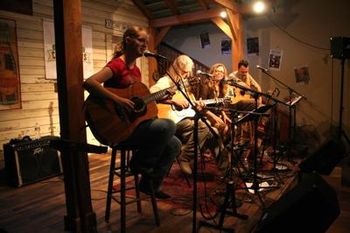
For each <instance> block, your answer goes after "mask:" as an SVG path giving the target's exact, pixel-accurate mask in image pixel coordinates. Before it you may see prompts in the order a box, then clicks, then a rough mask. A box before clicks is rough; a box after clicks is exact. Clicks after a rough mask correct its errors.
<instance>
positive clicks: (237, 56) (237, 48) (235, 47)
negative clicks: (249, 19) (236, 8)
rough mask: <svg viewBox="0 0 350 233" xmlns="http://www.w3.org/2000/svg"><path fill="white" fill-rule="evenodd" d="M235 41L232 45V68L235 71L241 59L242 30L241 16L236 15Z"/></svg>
mask: <svg viewBox="0 0 350 233" xmlns="http://www.w3.org/2000/svg"><path fill="white" fill-rule="evenodd" d="M235 22H236V24H237V28H238V29H237V40H234V41H233V43H232V51H233V52H232V55H233V56H232V68H233V69H234V70H235V69H237V67H238V62H239V60H241V59H242V58H243V28H242V16H241V15H237V17H236V20H235Z"/></svg>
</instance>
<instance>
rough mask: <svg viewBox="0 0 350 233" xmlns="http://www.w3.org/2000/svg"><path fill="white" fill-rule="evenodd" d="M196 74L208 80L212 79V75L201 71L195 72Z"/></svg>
mask: <svg viewBox="0 0 350 233" xmlns="http://www.w3.org/2000/svg"><path fill="white" fill-rule="evenodd" d="M196 74H197V75H204V76H207V77H210V78H211V77H213V75H212V74H209V73H207V72H204V71H201V70H197V72H196Z"/></svg>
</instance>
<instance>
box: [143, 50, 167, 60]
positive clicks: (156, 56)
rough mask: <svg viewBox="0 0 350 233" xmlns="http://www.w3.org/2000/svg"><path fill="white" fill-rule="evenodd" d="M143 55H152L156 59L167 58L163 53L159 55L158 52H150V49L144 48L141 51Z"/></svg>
mask: <svg viewBox="0 0 350 233" xmlns="http://www.w3.org/2000/svg"><path fill="white" fill-rule="evenodd" d="M143 56H145V57H154V58H156V59H163V60H168V59H167V58H166V57H164V56H163V55H160V54H158V53H152V52H151V51H148V50H145V51H144V52H143Z"/></svg>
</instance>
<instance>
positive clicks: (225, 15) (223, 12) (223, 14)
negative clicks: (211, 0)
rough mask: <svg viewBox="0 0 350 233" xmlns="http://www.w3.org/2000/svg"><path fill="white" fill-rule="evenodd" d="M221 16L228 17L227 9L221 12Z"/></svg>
mask: <svg viewBox="0 0 350 233" xmlns="http://www.w3.org/2000/svg"><path fill="white" fill-rule="evenodd" d="M220 17H221V18H224V19H226V17H227V13H226V11H221V12H220Z"/></svg>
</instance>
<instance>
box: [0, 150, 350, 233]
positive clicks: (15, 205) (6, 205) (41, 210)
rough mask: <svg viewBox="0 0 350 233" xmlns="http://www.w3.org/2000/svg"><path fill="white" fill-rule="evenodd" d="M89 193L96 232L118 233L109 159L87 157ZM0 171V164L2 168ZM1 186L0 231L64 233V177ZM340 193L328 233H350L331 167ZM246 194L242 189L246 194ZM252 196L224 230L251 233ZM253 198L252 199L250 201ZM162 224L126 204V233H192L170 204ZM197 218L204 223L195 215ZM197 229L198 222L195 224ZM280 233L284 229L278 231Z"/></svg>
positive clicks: (347, 207) (256, 211) (188, 220)
mask: <svg viewBox="0 0 350 233" xmlns="http://www.w3.org/2000/svg"><path fill="white" fill-rule="evenodd" d="M89 161H90V176H91V189H92V190H91V193H92V203H93V208H94V211H95V213H96V215H97V222H98V232H100V233H101V232H108V233H114V232H119V206H118V204H116V203H112V213H111V220H110V223H105V222H104V209H105V198H106V192H105V191H106V187H107V185H106V184H107V174H108V166H109V155H107V154H106V155H90V156H89ZM0 165H1V167H0V169H2V168H3V164H0ZM1 177H2V180H1V184H0V233H3V232H6V233H32V232H45V233H46V232H47V233H56V232H57V233H59V232H64V222H63V218H64V215H65V213H66V207H65V194H64V183H63V180H62V177H54V178H51V179H47V180H44V181H41V182H37V183H34V184H31V185H26V186H23V187H21V188H11V187H8V186H6V184H5V181H4V178H3V177H4V176H3V175H2V176H1ZM326 179H327V181H329V182H330V183H331V184H332V186H334V187H335V189H336V190H337V192H338V194H339V200H340V205H341V209H342V212H341V215H340V216H339V217H338V219H337V220H336V221H335V222H334V223H333V225H332V226H331V227H330V229H329V230H328V231H327V233H343V232H344V233H345V232H350V195H349V194H350V189H349V188H345V187H341V185H340V172H339V170H337V169H335V172H333V173H332V175H331V176H330V177H327V178H326ZM295 181H296V179H295V176H290V177H289V178H286V179H285V185H284V186H283V187H282V188H280V189H278V190H275V191H274V192H269V193H268V194H267V195H266V197H264V203H265V204H267V205H268V204H270V203H272V202H274V201H276V200H278V198H280V196H281V195H282V194H283V193H285V192H286V191H288V189H290V188H291V187H292V185H293V183H295ZM245 192H246V191H245ZM256 196H257V195H253V196H251V199H250V198H249V199H248V198H246V200H244V202H243V205H242V207H240V208H239V209H238V211H239V212H240V213H242V214H246V215H248V216H249V218H248V220H238V219H237V218H235V217H231V216H229V217H226V218H225V226H227V227H231V228H234V229H235V232H237V233H246V232H252V231H253V229H254V227H255V225H256V223H257V221H258V220H259V218H260V216H261V213H262V210H261V208H259V205H261V203H260V202H259V201H256V200H255V199H256ZM250 200H252V201H250ZM158 207H159V211H160V219H161V226H160V227H156V226H155V224H154V220H153V215H152V208H151V205H150V203H149V202H148V201H144V202H143V213H142V214H141V215H140V214H138V213H137V212H136V208H135V207H134V206H133V205H129V206H127V232H129V233H146V232H147V233H164V232H166V233H179V232H192V220H193V218H192V213H191V212H190V211H188V212H187V214H185V215H182V216H176V215H175V214H174V211H173V210H172V209H171V206H170V205H167V204H163V203H162V204H160V203H159V204H158ZM197 216H198V217H197V220H198V221H199V220H204V219H203V217H202V216H201V215H200V214H199V212H198V215H197ZM197 225H198V224H197ZM199 232H203V233H208V232H219V231H218V230H213V229H211V228H208V227H202V228H201V229H200V231H199ZM281 232H283V231H281Z"/></svg>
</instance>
